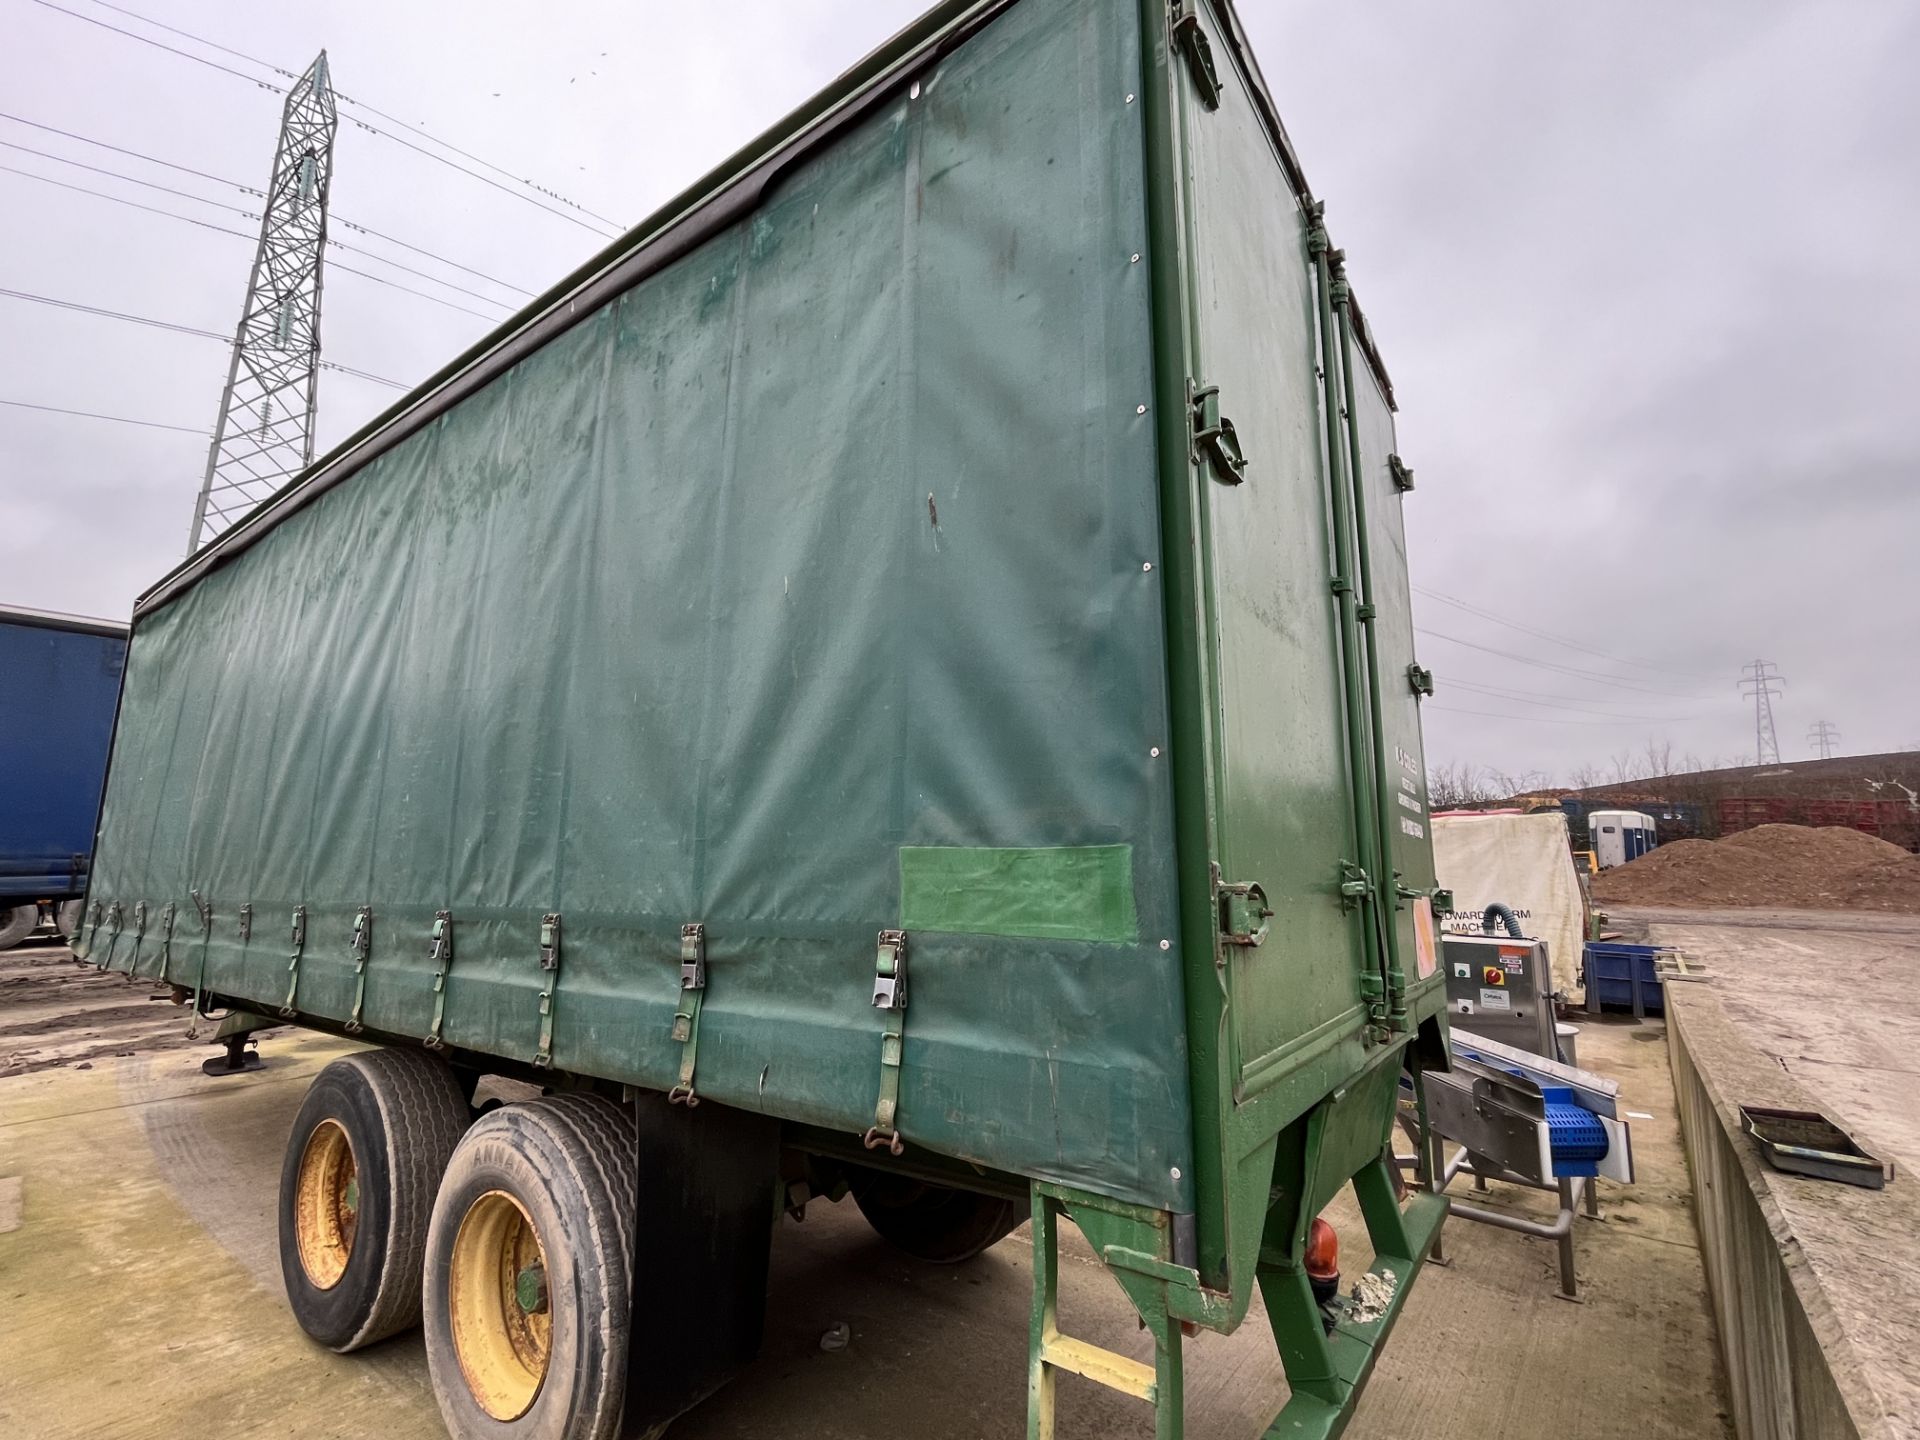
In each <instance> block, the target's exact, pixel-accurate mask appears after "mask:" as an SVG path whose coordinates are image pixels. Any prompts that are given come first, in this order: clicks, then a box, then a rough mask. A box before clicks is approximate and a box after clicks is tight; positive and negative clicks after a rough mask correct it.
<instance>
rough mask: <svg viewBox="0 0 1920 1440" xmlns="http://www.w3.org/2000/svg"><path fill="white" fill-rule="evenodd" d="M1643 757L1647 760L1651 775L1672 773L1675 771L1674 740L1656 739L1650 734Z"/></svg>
mask: <svg viewBox="0 0 1920 1440" xmlns="http://www.w3.org/2000/svg"><path fill="white" fill-rule="evenodd" d="M1641 758H1642V759H1643V760H1644V761H1645V762H1646V767H1647V775H1648V776H1649V777H1656V778H1657V777H1660V776H1664V775H1671V774H1672V773H1673V741H1671V740H1655V739H1654V738H1653V737H1652V736H1651V735H1649V736H1648V737H1647V748H1646V750H1645V751H1643V752H1642V755H1641Z"/></svg>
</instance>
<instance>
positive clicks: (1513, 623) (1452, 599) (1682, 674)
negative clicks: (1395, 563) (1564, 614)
mask: <svg viewBox="0 0 1920 1440" xmlns="http://www.w3.org/2000/svg"><path fill="white" fill-rule="evenodd" d="M1413 588H1414V589H1415V590H1417V591H1418V592H1419V593H1420V594H1422V595H1425V596H1426V597H1427V598H1428V599H1430V600H1438V601H1440V602H1441V603H1442V604H1443V605H1452V606H1454V607H1455V608H1456V609H1460V610H1464V611H1466V612H1467V613H1468V614H1469V615H1477V616H1479V617H1480V618H1481V619H1482V620H1491V621H1492V622H1493V623H1494V624H1496V625H1505V626H1507V627H1508V628H1509V629H1512V630H1518V631H1520V632H1521V633H1522V634H1523V635H1531V636H1533V637H1534V638H1535V639H1537V640H1550V641H1552V642H1553V643H1554V644H1556V645H1564V646H1566V647H1567V648H1568V649H1569V650H1578V651H1580V652H1581V653H1582V654H1584V655H1592V656H1594V657H1595V658H1597V659H1600V660H1611V661H1612V662H1613V663H1614V664H1616V665H1631V666H1633V667H1634V668H1635V669H1637V670H1652V671H1654V672H1655V673H1657V674H1661V675H1673V676H1678V677H1679V678H1681V679H1686V680H1695V679H1698V678H1699V677H1698V676H1697V675H1694V674H1692V673H1691V672H1689V671H1685V670H1674V669H1671V668H1669V667H1668V666H1665V665H1655V664H1652V663H1650V662H1648V661H1646V660H1632V659H1629V658H1627V657H1626V656H1624V655H1613V654H1609V653H1608V652H1607V651H1605V650H1596V649H1594V648H1593V646H1591V645H1583V644H1582V643H1581V642H1580V641H1578V640H1570V639H1568V638H1567V637H1566V636H1565V635H1556V634H1555V633H1554V632H1553V631H1551V630H1541V629H1539V628H1538V627H1536V626H1533V625H1528V624H1525V623H1523V622H1521V621H1519V620H1514V619H1510V618H1509V617H1507V616H1505V615H1502V614H1500V613H1499V612H1498V611H1497V610H1489V609H1486V608H1485V607H1484V606H1480V605H1475V604H1473V603H1471V602H1470V601H1466V600H1462V599H1460V598H1459V597H1457V596H1454V595H1447V594H1444V593H1443V592H1441V591H1439V590H1430V589H1428V588H1427V587H1426V586H1425V585H1415V586H1414V587H1413Z"/></svg>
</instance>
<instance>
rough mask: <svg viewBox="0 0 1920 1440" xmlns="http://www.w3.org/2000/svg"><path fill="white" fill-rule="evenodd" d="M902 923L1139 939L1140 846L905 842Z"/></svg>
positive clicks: (974, 931)
mask: <svg viewBox="0 0 1920 1440" xmlns="http://www.w3.org/2000/svg"><path fill="white" fill-rule="evenodd" d="M900 925H901V928H902V929H905V930H948V931H953V932H955V933H958V934H963V935H1028V936H1033V937H1035V938H1037V939H1043V940H1106V941H1129V940H1137V939H1139V938H1140V926H1139V922H1138V921H1137V919H1136V918H1135V915H1134V909H1133V847H1132V846H1131V845H1069V846H1055V847H1051V848H1047V849H1024V848H1017V847H1007V848H999V847H989V846H947V845H937V846H936V845H925V846H902V847H901V849H900Z"/></svg>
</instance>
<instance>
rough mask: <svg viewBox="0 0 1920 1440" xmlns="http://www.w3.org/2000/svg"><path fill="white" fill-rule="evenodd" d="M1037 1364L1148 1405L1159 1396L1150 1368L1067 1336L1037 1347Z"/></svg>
mask: <svg viewBox="0 0 1920 1440" xmlns="http://www.w3.org/2000/svg"><path fill="white" fill-rule="evenodd" d="M1040 1361H1041V1363H1042V1364H1044V1365H1051V1366H1053V1367H1054V1369H1056V1370H1068V1371H1071V1372H1072V1373H1073V1374H1075V1375H1080V1376H1084V1377H1085V1378H1086V1379H1088V1380H1091V1381H1093V1382H1094V1383H1095V1384H1098V1385H1105V1386H1106V1387H1107V1388H1108V1389H1110V1390H1119V1391H1122V1392H1123V1393H1125V1394H1128V1395H1133V1396H1137V1397H1138V1398H1139V1399H1142V1400H1145V1401H1147V1402H1148V1403H1149V1404H1151V1403H1152V1402H1153V1400H1154V1398H1155V1396H1156V1395H1157V1394H1158V1388H1159V1387H1158V1382H1157V1381H1156V1380H1155V1378H1154V1373H1153V1366H1151V1365H1147V1364H1143V1363H1142V1362H1140V1361H1138V1360H1130V1359H1128V1358H1127V1357H1126V1356H1125V1355H1116V1354H1114V1353H1113V1351H1111V1350H1102V1349H1101V1348H1100V1347H1099V1346H1098V1345H1090V1344H1088V1343H1087V1342H1086V1341H1085V1340H1075V1339H1074V1338H1073V1337H1072V1336H1070V1335H1049V1336H1047V1337H1046V1338H1045V1339H1044V1340H1042V1341H1041V1343H1040Z"/></svg>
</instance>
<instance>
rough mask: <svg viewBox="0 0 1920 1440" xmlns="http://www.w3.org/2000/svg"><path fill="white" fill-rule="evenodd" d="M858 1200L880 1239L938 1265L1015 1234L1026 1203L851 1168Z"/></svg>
mask: <svg viewBox="0 0 1920 1440" xmlns="http://www.w3.org/2000/svg"><path fill="white" fill-rule="evenodd" d="M847 1180H848V1183H849V1184H850V1185H851V1186H852V1187H853V1200H854V1203H855V1204H856V1205H858V1206H859V1207H860V1213H861V1214H862V1215H864V1216H866V1217H867V1223H868V1224H869V1225H871V1226H873V1228H874V1229H875V1230H876V1231H878V1232H879V1235H880V1238H881V1239H883V1240H885V1241H886V1242H887V1243H888V1244H890V1245H894V1246H896V1247H898V1248H899V1249H901V1250H904V1251H906V1252H907V1253H908V1254H909V1255H913V1256H917V1257H918V1258H920V1259H922V1260H931V1261H933V1262H934V1263H935V1264H937V1265H957V1264H959V1263H960V1262H961V1261H962V1260H971V1259H973V1257H974V1256H976V1255H978V1254H980V1253H981V1252H982V1251H983V1250H986V1249H989V1248H990V1247H992V1246H993V1245H996V1244H998V1243H999V1242H1000V1241H1001V1240H1003V1239H1005V1238H1006V1237H1007V1236H1008V1235H1010V1234H1012V1233H1013V1231H1014V1229H1015V1228H1016V1227H1017V1226H1018V1225H1019V1224H1020V1222H1021V1221H1022V1220H1024V1219H1026V1216H1027V1212H1026V1207H1024V1206H1022V1205H1017V1204H1015V1203H1014V1202H1013V1201H1011V1200H1002V1199H999V1198H997V1197H996V1196H992V1195H980V1194H976V1193H975V1192H974V1191H972V1190H954V1189H950V1188H949V1187H947V1186H945V1185H930V1184H928V1183H927V1182H925V1181H923V1180H914V1179H910V1178H909V1177H907V1176H905V1175H894V1174H890V1173H888V1172H886V1171H884V1170H868V1169H865V1168H858V1167H851V1166H850V1167H849V1168H848V1172H847Z"/></svg>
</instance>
